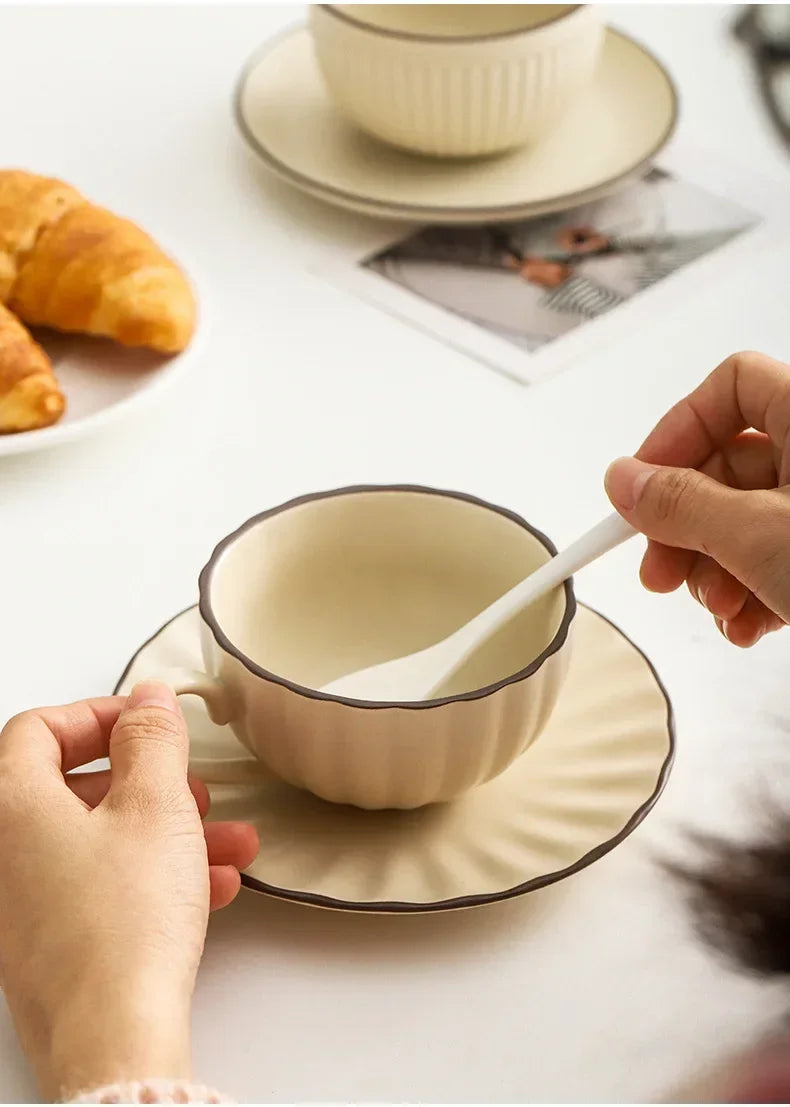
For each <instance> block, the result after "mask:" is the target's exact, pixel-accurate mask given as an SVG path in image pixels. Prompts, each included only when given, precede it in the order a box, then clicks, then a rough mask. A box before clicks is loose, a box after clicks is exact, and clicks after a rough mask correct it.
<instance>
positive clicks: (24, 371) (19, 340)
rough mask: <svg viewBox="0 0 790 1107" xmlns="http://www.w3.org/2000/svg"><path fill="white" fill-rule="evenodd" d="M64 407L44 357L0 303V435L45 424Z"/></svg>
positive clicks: (28, 335) (56, 383) (16, 320)
mask: <svg viewBox="0 0 790 1107" xmlns="http://www.w3.org/2000/svg"><path fill="white" fill-rule="evenodd" d="M65 406H66V402H65V400H64V398H63V393H62V392H61V391H60V389H59V388H58V382H57V380H56V379H55V374H54V372H53V371H52V363H51V362H50V360H49V358H48V356H47V355H46V354H45V353H44V351H43V350H42V349H41V347H40V346H39V345H38V343H37V342H35V341H34V340H33V338H32V336H31V335H30V334H28V332H27V330H26V329H25V327H23V326H22V324H21V323H20V322H19V320H18V319H17V318H16V317H15V316H14V315H12V314H11V312H10V311H8V310H7V309H6V308H4V307H3V305H2V304H0V434H10V433H12V432H14V431H26V430H37V429H38V428H39V427H48V426H49V425H50V423H55V422H57V420H58V419H59V418H60V417H61V415H62V414H63V410H64V408H65Z"/></svg>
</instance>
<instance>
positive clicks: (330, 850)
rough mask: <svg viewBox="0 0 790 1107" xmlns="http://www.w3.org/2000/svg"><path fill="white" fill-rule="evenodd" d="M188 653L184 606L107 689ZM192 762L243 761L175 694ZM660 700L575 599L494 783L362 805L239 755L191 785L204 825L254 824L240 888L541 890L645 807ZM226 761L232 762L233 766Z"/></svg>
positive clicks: (593, 855) (641, 661)
mask: <svg viewBox="0 0 790 1107" xmlns="http://www.w3.org/2000/svg"><path fill="white" fill-rule="evenodd" d="M200 662H201V654H200V641H199V617H198V611H197V608H196V607H191V608H188V609H187V610H186V611H183V612H181V613H180V614H179V615H176V616H175V617H174V618H173V619H171V620H170V622H168V623H166V624H165V625H164V626H163V627H161V628H160V629H159V630H158V631H156V633H155V634H154V635H153V636H152V637H151V638H150V639H149V640H148V641H147V642H146V643H144V645H142V646H141V647H140V648H139V650H138V651H137V652H136V653H135V654H134V656H133V657H132V659H131V660H130V662H129V664H128V665H127V667H126V669H125V671H124V673H123V676H122V677H121V679H120V681H119V682H118V685H117V687H116V692H125V691H128V690H129V689H130V688H131V686H132V685H133V684H134V682H135V680H137V679H139V678H141V677H142V676H143V675H145V674H147V673H151V672H156V671H161V670H164V669H166V668H170V667H172V666H195V665H199V664H200ZM182 702H183V707H184V713H185V715H186V717H187V722H188V725H189V732H190V739H191V744H192V751H193V753H194V755H195V756H196V757H199V758H201V759H204V758H217V759H222V758H238V757H239V755H240V753H241V754H242V755H244V753H245V751H242V750H241V747H240V746H239V744H238V742H237V741H236V739H235V737H234V736H233V734H232V733H231V731H230V729H229V728H227V727H218V726H215V725H214V724H213V723H212V722H211V721H210V720H209V718H208V716H207V714H206V711H205V708H204V707H203V704H202V702H201V701H198V700H196V699H195V698H194V697H187V698H185V699H184V700H183V701H182ZM674 746H675V739H674V723H673V716H672V708H671V704H670V701H669V698H668V696H667V693H666V691H665V689H664V688H663V686H662V684H661V681H660V680H659V678H658V676H657V674H656V672H655V670H654V669H653V667H652V665H651V664H650V662H649V661H648V660H647V658H646V657H645V656H644V654H643V653H642V652H641V651H640V650H639V649H638V648H637V647H636V646H635V645H634V644H633V643H632V642H631V641H630V640H629V639H628V638H627V637H626V636H625V635H624V634H623V632H622V631H620V630H619V629H618V628H617V627H615V626H614V625H613V624H612V623H610V622H609V621H608V620H607V619H605V618H604V617H603V616H602V615H599V614H598V613H597V612H595V611H592V610H591V609H590V608H587V607H584V606H581V605H580V608H579V611H578V614H577V628H576V639H575V642H574V649H573V657H572V660H571V665H570V670H569V673H568V676H567V678H566V683H565V685H564V687H563V690H562V694H561V697H560V702H559V704H558V706H557V707H556V708H555V710H554V713H553V714H552V717H551V719H550V720H549V723H548V726H547V727H546V729H545V730H544V731H543V733H542V734H541V735H540V737H539V738H538V740H537V741H536V742H535V744H534V745H533V746H532V747H531V748H530V749H529V750H528V751H527V752H526V753H525V754H523V755H522V756H521V757H520V758H519V759H518V760H517V761H516V762H515V763H514V764H513V765H511V766H510V768H509V769H507V770H506V772H504V773H503V774H502V775H501V776H499V777H497V778H496V779H495V780H492V781H490V782H489V783H488V784H485V785H483V786H481V787H479V788H476V789H474V790H473V791H471V792H468V793H467V794H466V795H464V796H462V797H461V798H460V799H457V800H455V801H454V802H452V803H446V804H437V805H433V806H429V807H425V808H421V809H418V810H415V811H362V810H359V809H357V808H353V807H341V806H338V805H336V804H331V803H325V802H324V801H322V800H319V799H316V798H315V797H314V796H312V795H310V794H308V793H306V792H300V791H298V790H296V789H294V788H292V787H290V786H289V785H286V784H283V783H280V782H277V781H273V780H272V779H271V778H270V777H269V776H268V775H266V774H264V773H263V771H262V770H261V768H260V766H259V765H258V762H257V761H255V760H254V759H252V758H249V760H248V761H247V762H246V764H245V766H244V768H243V770H239V769H238V768H237V770H236V773H235V776H234V777H233V778H231V779H229V778H228V777H227V774H225V775H223V774H222V773H219V774H218V776H219V777H220V778H221V779H216V780H211V779H208V780H206V784H207V785H208V788H209V791H210V793H211V800H212V804H211V814H210V818H212V819H243V820H247V821H249V822H251V823H254V824H255V826H256V827H257V829H258V832H259V834H260V839H261V849H260V852H259V854H258V857H257V858H256V859H255V861H254V862H253V864H252V865H251V866H250V867H249V869H247V871H246V872H245V873H244V874H243V877H242V879H243V882H244V884H245V885H247V887H249V888H252V889H254V890H255V891H259V892H263V893H266V894H267V895H271V896H275V897H278V898H280V899H287V900H293V901H297V902H300V903H306V904H311V905H313V906H316V907H325V908H334V909H336V910H344V911H366V912H378V913H384V914H400V913H419V912H431V911H449V910H456V909H460V908H467V907H477V906H481V905H483V904H487V903H494V902H496V901H498V900H504V899H510V898H512V897H514V896H520V895H524V894H525V893H527V892H531V891H534V890H536V889H538V888H542V887H545V886H546V885H548V884H553V883H555V882H557V881H559V880H562V879H564V878H565V877H567V876H571V875H573V874H574V873H576V872H579V871H580V870H581V869H584V868H586V867H587V866H588V865H591V864H592V863H593V862H594V861H596V860H598V858H600V857H603V856H604V855H605V854H606V853H608V852H609V851H610V850H611V849H614V847H615V846H617V845H619V844H620V842H622V841H623V840H624V839H625V838H627V837H628V835H629V834H631V832H632V831H633V830H634V829H635V828H636V827H637V826H638V825H639V824H640V823H641V822H642V820H643V819H644V818H645V816H646V815H647V814H648V812H649V811H650V810H651V809H652V808H653V806H654V805H655V803H656V801H657V800H658V797H659V796H660V794H661V792H662V790H663V788H664V785H665V783H666V780H667V777H668V775H669V771H670V768H671V765H672V759H673V756H674ZM236 764H237V765H238V762H236Z"/></svg>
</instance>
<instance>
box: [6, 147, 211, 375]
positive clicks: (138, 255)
mask: <svg viewBox="0 0 790 1107" xmlns="http://www.w3.org/2000/svg"><path fill="white" fill-rule="evenodd" d="M0 302H3V303H5V304H6V306H7V307H9V308H10V309H11V310H12V311H13V312H15V313H16V314H17V315H18V316H19V317H20V319H22V320H23V321H24V322H26V323H30V324H40V325H43V326H48V327H54V328H56V329H57V330H61V331H78V332H83V333H86V334H98V335H105V336H106V337H108V338H113V339H115V340H116V341H117V342H121V343H123V344H124V345H126V346H148V347H150V348H151V349H154V350H159V351H161V352H162V353H176V352H177V351H179V350H183V349H184V347H185V346H186V345H187V344H188V343H189V341H190V339H191V337H192V334H193V331H194V328H195V314H196V309H195V300H194V297H193V294H192V290H191V288H190V286H189V283H188V282H187V280H186V278H185V276H184V274H183V273H182V272H181V270H180V269H179V268H178V266H177V265H176V264H175V262H173V261H171V260H170V258H168V257H167V256H166V255H165V254H164V253H163V252H162V250H160V248H159V247H158V246H157V245H156V243H155V242H154V241H153V239H152V238H150V237H149V236H148V235H147V234H146V233H145V232H144V231H142V230H141V229H140V228H139V227H137V226H136V225H135V224H134V223H131V222H129V221H128V220H126V219H121V218H120V217H119V216H117V215H113V213H112V212H110V211H106V210H105V209H104V208H100V207H96V206H95V205H94V204H91V203H90V202H89V201H88V200H86V199H85V198H84V197H83V196H81V195H80V193H79V192H77V191H76V189H73V188H71V186H70V185H67V184H63V183H62V182H61V181H57V180H53V179H51V178H48V177H39V176H36V175H35V174H33V173H26V172H24V171H22V170H16V169H9V170H0Z"/></svg>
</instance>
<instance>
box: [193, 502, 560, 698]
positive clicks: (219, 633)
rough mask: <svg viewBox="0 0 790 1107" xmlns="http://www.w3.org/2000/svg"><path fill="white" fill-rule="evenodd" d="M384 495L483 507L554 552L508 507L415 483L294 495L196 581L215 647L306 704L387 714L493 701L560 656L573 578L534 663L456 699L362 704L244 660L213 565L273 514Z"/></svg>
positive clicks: (217, 554) (234, 535)
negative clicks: (214, 596) (218, 602)
mask: <svg viewBox="0 0 790 1107" xmlns="http://www.w3.org/2000/svg"><path fill="white" fill-rule="evenodd" d="M371 492H374V493H388V492H410V493H417V494H420V495H429V496H446V497H449V498H450V499H456V500H461V501H463V502H465V503H471V504H474V505H475V506H477V507H482V508H486V509H487V510H488V511H494V512H497V513H498V514H499V515H503V516H504V517H505V518H506V519H510V520H512V521H513V522H514V523H517V524H518V525H519V526H520V527H521V528H522V529H523V530H526V531H528V532H529V533H530V534H531V535H532V536H533V537H534V538H537V539H538V541H539V542H540V543H541V544H542V545H543V546H544V547H545V548H546V549H547V550H548V551H549V553H550V554H551V555H552V556H554V555H555V554H556V553H557V547H556V546H555V545H554V543H553V542H552V541H551V539H550V538H548V537H547V536H546V535H545V534H543V532H542V531H539V530H538V529H537V528H536V527H533V526H531V525H530V524H529V523H528V522H527V521H526V520H525V519H524V518H522V516H520V515H518V514H516V512H514V511H510V510H509V509H508V508H505V507H499V506H498V505H496V504H492V503H489V502H488V501H487V500H483V499H480V498H479V497H477V496H472V495H470V494H469V493H467V492H451V491H447V490H443V489H438V488H429V487H427V486H424V485H419V484H383V485H377V484H356V485H348V486H346V487H344V488H334V489H330V490H328V491H325V492H310V493H308V494H307V495H304V496H297V497H296V498H294V499H292V500H287V501H286V502H285V503H282V504H279V505H278V506H277V507H272V508H268V509H267V510H266V511H261V512H259V513H258V514H257V515H253V516H252V517H251V518H249V519H247V520H246V522H244V523H242V524H241V526H239V527H237V528H236V530H234V531H231V533H230V534H228V535H226V536H225V537H224V538H223V539H222V540H221V541H220V542H219V543H218V544H217V545H216V546H215V547H214V551H213V552H212V554H211V557H210V558H209V560H208V561H207V562H206V564H205V565H204V567H203V569H202V570H201V572H200V576H199V577H198V592H199V599H198V609H199V611H200V616H201V618H202V619H203V621H204V623H205V624H206V626H207V627H208V628H209V630H210V631H211V633H212V635H213V637H214V640H215V642H216V643H217V645H218V646H219V647H220V649H222V650H224V651H225V652H226V653H228V654H230V656H231V657H235V658H236V660H237V661H240V662H241V664H242V665H243V666H244V667H245V669H247V670H248V671H249V672H251V673H252V674H253V676H256V677H260V678H261V679H262V680H268V681H270V682H272V683H274V684H279V685H281V686H282V687H284V688H288V689H289V690H290V691H291V692H296V693H297V694H298V695H300V696H304V697H306V698H307V699H312V700H323V701H326V702H328V703H341V704H345V705H346V706H347V707H358V708H365V709H367V710H377V711H380V710H386V709H388V708H389V709H393V708H398V709H401V710H407V711H421V710H425V709H427V708H431V707H442V706H444V705H445V704H448V703H462V702H465V701H468V700H480V699H485V698H486V697H487V696H492V695H494V694H495V693H496V692H499V691H500V690H501V689H502V688H505V687H506V686H507V685H509V684H517V683H519V682H521V681H522V680H526V679H527V677H530V676H533V675H534V673H536V672H537V671H538V669H540V668H541V666H542V665H543V664H544V663H545V662H546V661H547V660H548V659H549V658H550V657H552V656H553V655H554V654H555V653H558V652H559V650H560V649H561V648H562V646H563V645H564V644H565V642H566V641H567V638H568V633H569V631H570V627H571V623H572V622H573V617H574V615H575V614H576V596H575V593H574V590H573V580H572V578H570V579H568V580H566V581H565V584H564V585H563V589H564V591H565V611H564V612H563V616H562V620H561V622H560V625H559V627H558V628H557V631H556V632H555V634H554V636H553V637H552V639H551V641H550V642H549V644H548V645H547V646H546V648H545V649H544V650H543V651H542V652H541V653H540V654H539V655H538V656H537V657H536V658H534V659H533V660H532V661H531V662H530V663H529V665H527V666H526V667H525V668H524V669H520V670H519V671H518V672H517V673H513V674H512V675H511V676H507V677H503V678H502V679H501V680H498V681H496V682H495V683H493V684H488V685H485V686H484V687H483V688H475V689H472V690H471V691H469V692H460V693H458V694H457V695H454V696H442V697H440V698H438V699H432V700H407V701H398V700H362V699H352V698H351V697H348V696H333V695H330V694H329V693H327V692H321V691H319V690H318V689H316V688H308V687H307V685H304V684H298V683H297V682H296V681H293V680H289V679H288V678H287V677H283V676H279V675H278V674H277V673H273V672H271V670H269V669H265V668H264V667H263V666H262V665H259V664H257V662H255V661H253V659H252V658H251V657H248V656H247V655H246V654H245V653H244V652H243V651H242V650H240V649H239V648H238V646H236V645H234V643H233V642H231V640H230V638H228V636H227V635H226V634H225V632H224V631H223V630H222V628H221V627H220V625H219V620H218V619H217V617H216V615H215V614H214V609H213V607H212V604H211V581H212V577H213V575H214V571H215V569H216V567H217V564H218V562H219V560H220V558H221V557H222V555H223V553H224V552H225V550H227V549H228V548H229V547H230V546H232V545H233V543H234V542H236V540H237V539H239V538H241V536H242V535H243V534H246V532H247V531H248V530H251V529H252V528H253V527H255V526H257V525H258V524H259V523H262V522H264V521H265V520H266V519H271V518H272V517H273V516H275V515H280V514H282V513H283V512H285V511H289V510H290V509H291V508H294V507H300V506H301V505H302V504H306V503H313V502H315V501H318V500H325V499H330V498H335V497H338V496H352V495H359V494H361V493H371Z"/></svg>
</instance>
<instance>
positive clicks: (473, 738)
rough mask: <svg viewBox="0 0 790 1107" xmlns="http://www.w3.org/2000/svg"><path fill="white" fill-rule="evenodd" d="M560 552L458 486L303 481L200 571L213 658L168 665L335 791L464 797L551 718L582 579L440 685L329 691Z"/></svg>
mask: <svg viewBox="0 0 790 1107" xmlns="http://www.w3.org/2000/svg"><path fill="white" fill-rule="evenodd" d="M554 552H556V551H555V550H554V547H553V546H552V544H551V542H550V541H549V540H548V539H547V538H545V537H544V536H543V535H542V534H540V533H539V532H538V531H536V530H534V529H533V528H532V527H531V526H529V525H528V524H527V523H526V522H524V520H523V519H521V518H519V516H517V515H514V514H512V513H511V512H509V511H506V510H504V509H503V508H499V507H494V506H493V505H491V504H488V503H485V502H484V501H482V500H477V499H475V498H473V497H471V496H466V495H461V494H459V493H454V492H440V491H436V490H434V489H430V488H420V487H411V486H385V487H367V486H365V487H357V488H344V489H339V490H337V491H333V492H322V493H317V494H315V495H309V496H304V497H302V498H300V499H297V500H292V501H291V502H290V503H286V504H283V505H282V506H281V507H276V508H273V509H272V510H270V511H265V512H263V514H261V515H256V516H255V517H254V518H252V519H250V520H248V522H246V523H244V524H243V525H242V526H241V527H239V529H238V530H236V531H234V533H233V534H230V535H229V536H228V537H227V538H225V539H223V541H222V542H220V544H219V545H218V546H217V548H216V549H215V550H214V553H213V554H212V556H211V558H210V560H209V562H208V564H207V565H206V567H205V568H204V569H203V571H202V573H201V574H200V582H199V590H200V605H199V607H200V616H201V636H202V652H203V660H204V663H205V672H204V673H201V672H193V671H179V672H175V673H174V672H169V673H164V674H158V676H159V677H160V678H161V679H165V680H168V681H169V682H170V683H172V684H173V685H174V687H175V688H176V691H177V692H178V693H179V694H187V693H192V694H195V695H198V696H202V697H203V699H204V700H205V702H206V706H207V708H208V712H209V715H210V716H211V717H212V719H213V720H214V721H215V722H217V723H221V724H225V723H229V724H230V726H231V727H232V729H233V731H234V733H235V734H236V737H237V738H238V739H239V740H240V742H241V743H242V745H243V746H244V747H246V749H247V750H249V751H250V752H251V753H252V754H254V755H255V757H256V758H258V760H259V761H260V762H262V763H263V765H264V766H265V767H267V768H268V769H269V770H270V771H272V772H273V773H275V774H276V775H277V776H278V777H280V778H282V779H283V780H285V781H288V782H289V783H290V784H293V785H296V786H297V787H298V788H303V789H307V790H308V791H310V792H313V793H315V794H316V795H318V796H321V797H322V798H323V799H326V800H331V801H334V802H335V803H345V804H353V805H355V806H357V807H364V808H413V807H420V806H422V805H424V804H428V803H433V802H437V801H441V800H449V799H451V798H452V797H453V796H457V795H459V793H462V792H464V791H466V790H468V789H470V788H473V787H474V786H475V785H478V784H482V783H483V782H484V781H486V780H490V779H492V778H493V777H495V776H497V775H498V774H499V773H501V772H502V771H503V770H504V769H506V768H507V767H508V765H510V764H511V763H512V762H513V761H514V760H515V758H517V757H518V756H519V755H520V754H521V753H523V752H524V750H525V749H526V748H527V747H528V746H529V745H530V744H531V743H532V742H534V740H535V739H536V738H537V736H538V734H539V733H540V731H541V729H542V728H543V726H544V725H545V723H546V721H547V720H548V718H549V715H550V714H551V711H552V708H553V707H554V704H555V702H556V700H557V696H558V694H559V691H560V686H561V684H562V681H563V678H564V676H565V673H566V670H567V665H568V660H569V644H570V641H569V634H570V630H571V625H572V622H573V617H574V613H575V610H576V602H575V599H574V595H573V587H572V584H571V582H570V581H569V582H567V583H566V584H565V585H563V586H562V587H560V588H557V589H556V590H555V591H554V592H552V593H551V594H549V595H548V596H546V597H545V598H544V599H543V600H540V601H538V602H536V603H535V604H534V605H533V606H532V607H531V608H530V609H529V610H528V611H527V612H525V613H524V615H522V616H519V617H516V618H515V619H513V620H512V621H511V622H510V623H509V624H508V625H507V626H505V627H503V628H502V630H501V631H499V633H498V634H497V635H495V637H494V638H493V639H492V640H491V641H490V642H489V643H488V644H487V645H486V646H485V647H483V648H482V649H481V650H480V651H478V653H477V654H476V655H475V656H473V657H472V658H471V659H470V660H469V661H468V662H467V664H466V665H465V666H464V668H463V669H462V670H461V671H460V672H459V673H458V674H457V675H456V676H455V677H454V678H453V680H452V682H451V685H449V686H448V687H447V688H446V689H442V692H443V693H446V694H444V695H442V697H441V698H439V699H433V700H425V701H415V702H409V703H383V702H367V701H363V700H352V699H345V698H342V697H336V696H328V695H326V694H323V693H321V692H318V691H315V689H317V688H320V687H322V686H323V685H325V684H326V683H328V682H329V681H331V680H334V679H335V678H337V677H339V676H342V675H343V674H345V673H348V672H352V671H354V670H356V669H359V668H362V667H363V666H366V665H371V664H374V663H377V662H380V661H386V660H388V659H390V658H394V657H399V656H401V655H403V654H405V653H409V652H412V651H414V650H419V649H422V648H423V647H425V646H428V645H431V644H432V643H433V642H436V641H438V640H439V639H441V638H443V637H445V636H446V635H448V634H450V633H451V632H452V631H454V630H456V629H457V628H458V627H459V626H461V625H462V624H463V623H464V622H466V621H467V620H468V619H470V618H471V617H472V616H473V615H475V614H477V612H479V611H481V610H482V609H483V608H484V607H486V606H487V605H488V604H489V603H491V602H493V600H495V599H496V598H497V597H498V596H500V595H502V594H503V593H504V592H505V591H507V590H508V589H509V588H511V587H512V586H513V585H514V584H516V583H517V582H518V581H519V580H521V579H522V578H523V577H524V576H525V575H526V574H527V573H529V572H531V571H532V570H533V569H535V568H537V567H538V566H539V565H541V564H542V563H543V562H544V561H546V560H547V559H548V558H549V557H550V556H551V554H552V553H554ZM224 764H226V765H227V762H225V763H224ZM247 764H248V765H249V760H247ZM193 768H195V770H196V771H197V772H200V771H201V770H200V766H199V765H193ZM211 775H212V779H217V772H216V766H214V767H213V769H212V773H211Z"/></svg>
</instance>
